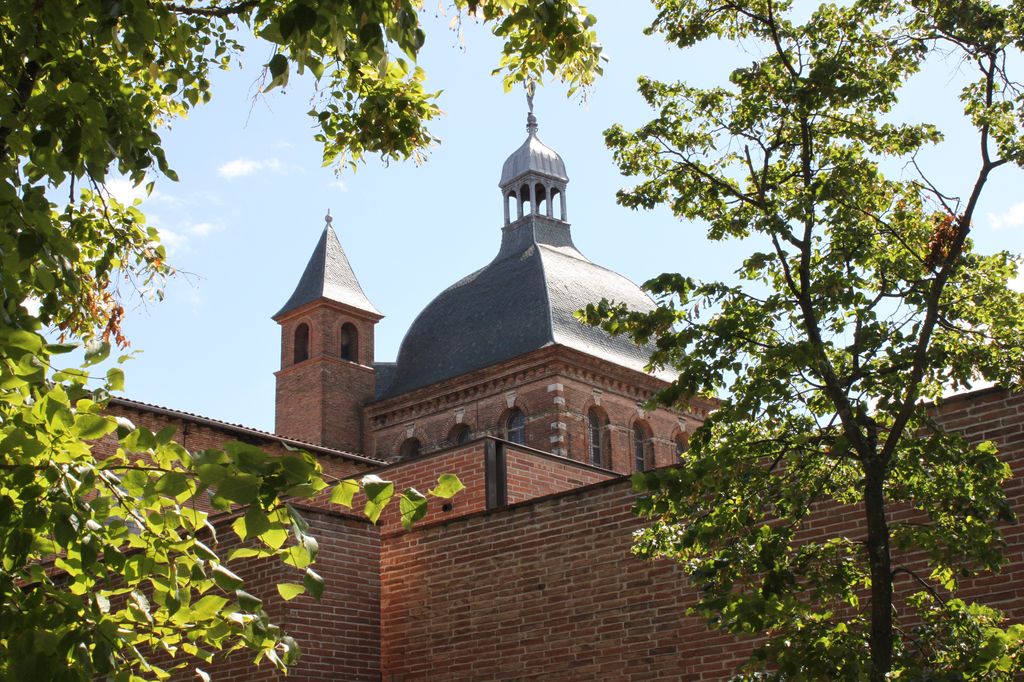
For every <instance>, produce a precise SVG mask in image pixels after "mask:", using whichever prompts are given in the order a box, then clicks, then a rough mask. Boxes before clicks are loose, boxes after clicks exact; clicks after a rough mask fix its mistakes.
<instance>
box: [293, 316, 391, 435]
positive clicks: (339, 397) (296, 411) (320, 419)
mask: <svg viewBox="0 0 1024 682" xmlns="http://www.w3.org/2000/svg"><path fill="white" fill-rule="evenodd" d="M346 323H350V324H352V325H354V326H355V328H356V330H357V332H358V344H357V347H358V360H359V361H358V362H349V361H347V360H342V359H341V327H342V325H343V324H346ZM280 324H281V369H280V370H278V371H277V372H276V373H275V375H276V377H277V387H276V398H275V406H276V409H275V426H274V429H275V431H276V432H277V433H279V434H281V435H283V436H288V437H290V438H297V439H299V440H304V441H308V442H310V443H316V444H318V445H323V446H325V447H329V448H336V449H338V450H345V451H348V452H359V453H362V452H366V449H365V446H366V443H365V442H364V433H363V405H365V404H366V403H368V402H370V401H371V400H373V398H374V382H375V379H374V371H373V367H372V365H373V328H374V322H373V321H371V320H370V319H367V318H366V317H364V316H361V315H353V314H352V312H351V310H349V309H345V308H342V307H341V306H337V305H334V304H330V303H328V302H319V303H316V304H312V305H310V306H306V307H304V308H301V309H299V310H297V311H295V312H294V313H292V314H289V316H288V317H286V318H285V319H283V320H280ZM300 324H307V325H309V358H308V359H307V360H304V361H302V362H299V363H295V362H294V348H295V329H296V327H298V325H300Z"/></svg>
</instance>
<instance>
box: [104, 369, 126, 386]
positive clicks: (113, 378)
mask: <svg viewBox="0 0 1024 682" xmlns="http://www.w3.org/2000/svg"><path fill="white" fill-rule="evenodd" d="M107 389H108V390H110V391H123V390H124V370H123V369H121V368H120V367H111V368H110V369H108V370H107Z"/></svg>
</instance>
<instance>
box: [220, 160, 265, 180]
mask: <svg viewBox="0 0 1024 682" xmlns="http://www.w3.org/2000/svg"><path fill="white" fill-rule="evenodd" d="M280 169H281V162H280V161H278V160H277V159H232V160H231V161H228V162H227V163H225V164H223V165H221V167H220V168H218V169H217V173H218V174H219V175H220V176H221V177H222V178H228V179H229V180H230V179H231V178H238V177H242V176H243V175H252V174H253V173H258V172H260V171H263V170H274V171H276V170H280Z"/></svg>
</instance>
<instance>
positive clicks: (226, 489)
mask: <svg viewBox="0 0 1024 682" xmlns="http://www.w3.org/2000/svg"><path fill="white" fill-rule="evenodd" d="M260 484H261V481H260V479H259V478H258V477H257V476H254V475H252V474H241V473H234V474H229V475H227V476H226V477H224V478H223V479H221V481H220V482H218V483H217V495H218V496H219V497H223V498H224V499H226V500H229V501H231V502H235V503H237V504H250V503H252V502H255V501H256V496H257V495H258V494H259V491H260Z"/></svg>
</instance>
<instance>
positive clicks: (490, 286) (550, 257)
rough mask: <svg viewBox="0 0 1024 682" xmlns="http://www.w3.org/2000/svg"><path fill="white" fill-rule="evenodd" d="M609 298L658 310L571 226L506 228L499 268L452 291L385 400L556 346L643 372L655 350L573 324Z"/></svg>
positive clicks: (529, 220) (531, 223) (423, 327)
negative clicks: (583, 245) (577, 240)
mask: <svg viewBox="0 0 1024 682" xmlns="http://www.w3.org/2000/svg"><path fill="white" fill-rule="evenodd" d="M602 298H606V299H609V300H612V301H616V302H620V303H625V304H626V305H627V306H629V307H630V308H632V309H634V310H643V311H648V310H652V309H653V308H654V302H653V301H651V299H650V298H649V297H648V296H647V294H645V293H644V292H643V291H641V289H640V287H638V286H637V285H636V284H633V283H632V282H631V281H629V280H628V279H626V278H625V277H623V276H622V275H619V274H617V273H615V272H612V271H611V270H608V269H606V268H603V267H601V266H599V265H596V264H594V263H592V262H590V261H589V260H587V258H586V257H585V256H584V255H583V254H581V253H580V252H579V251H578V250H576V247H575V246H574V245H573V243H572V238H571V236H570V233H569V225H568V224H566V223H564V222H561V221H556V220H551V219H549V218H545V217H543V216H535V215H531V216H527V217H526V218H524V219H522V220H519V221H517V222H516V223H515V224H514V225H512V226H511V227H507V228H505V230H504V231H503V236H502V245H501V250H500V251H499V252H498V255H497V257H495V259H494V260H493V261H491V263H490V264H488V265H487V266H486V267H484V268H482V269H480V270H477V271H476V272H474V273H473V274H471V275H469V276H468V277H465V278H464V279H462V280H460V281H458V282H456V283H455V284H453V285H452V286H450V287H448V288H447V289H446V290H445V291H443V292H442V293H441V294H440V295H438V296H437V298H435V299H434V300H433V301H432V302H431V303H430V304H429V305H427V307H426V308H425V309H424V310H423V312H421V313H420V314H419V316H418V317H417V318H416V320H415V321H414V322H413V323H412V326H411V327H410V328H409V331H408V333H407V334H406V335H405V339H404V340H403V341H402V346H401V348H400V350H399V352H398V363H397V366H396V368H395V370H394V378H393V380H392V381H391V383H390V386H388V387H387V388H386V389H385V390H383V392H382V394H381V397H390V396H394V395H399V394H401V393H405V392H406V391H411V390H413V389H416V388H420V387H422V386H427V385H429V384H433V383H436V382H438V381H443V380H445V379H449V378H452V377H455V376H458V375H460V374H465V373H466V372H472V371H474V370H478V369H482V368H484V367H488V366H491V365H494V364H496V363H499V362H502V361H504V360H508V359H510V358H514V357H517V356H519V355H522V354H524V353H528V352H530V351H534V350H537V349H539V348H543V347H545V346H551V345H561V346H566V347H569V348H573V349H575V350H579V351H581V352H584V353H587V354H588V355H593V356H596V357H599V358H602V359H604V360H607V361H609V362H613V363H615V364H617V365H622V366H625V367H629V368H631V369H635V370H638V371H643V368H644V365H645V364H646V363H647V361H648V358H649V357H650V351H651V349H650V348H641V347H637V346H635V345H634V344H633V343H632V342H631V341H630V340H629V339H627V338H626V337H622V336H617V337H613V336H610V335H608V334H607V333H605V332H604V331H602V330H601V329H597V328H594V327H589V326H586V325H584V324H582V323H580V322H579V321H578V320H576V319H575V317H573V313H574V312H575V311H577V310H579V309H581V308H584V307H586V306H587V304H589V303H596V302H598V301H600V300H601V299H602Z"/></svg>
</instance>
